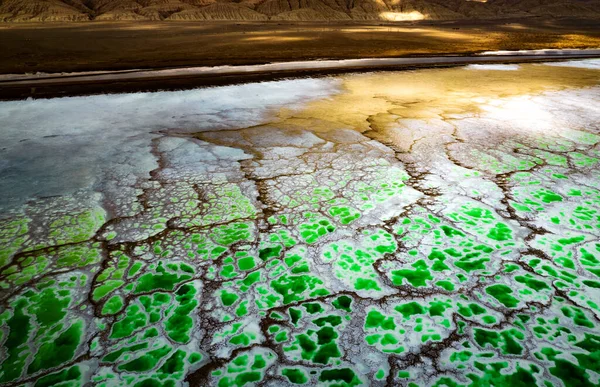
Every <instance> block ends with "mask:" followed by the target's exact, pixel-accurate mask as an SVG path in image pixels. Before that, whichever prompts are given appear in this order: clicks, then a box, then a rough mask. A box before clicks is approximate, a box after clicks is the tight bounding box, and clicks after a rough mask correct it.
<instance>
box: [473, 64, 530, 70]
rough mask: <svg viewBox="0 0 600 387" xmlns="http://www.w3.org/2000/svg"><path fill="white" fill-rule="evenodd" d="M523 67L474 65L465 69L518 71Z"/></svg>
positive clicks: (512, 65) (513, 65) (514, 65)
mask: <svg viewBox="0 0 600 387" xmlns="http://www.w3.org/2000/svg"><path fill="white" fill-rule="evenodd" d="M520 68H521V67H520V66H519V65H516V64H472V65H468V66H466V67H465V69H467V70H488V71H517V70H519V69H520Z"/></svg>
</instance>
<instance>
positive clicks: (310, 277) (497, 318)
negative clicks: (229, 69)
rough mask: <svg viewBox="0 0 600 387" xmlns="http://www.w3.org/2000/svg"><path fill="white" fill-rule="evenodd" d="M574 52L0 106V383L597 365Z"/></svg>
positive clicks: (593, 208)
mask: <svg viewBox="0 0 600 387" xmlns="http://www.w3.org/2000/svg"><path fill="white" fill-rule="evenodd" d="M569 63H571V66H569V65H568V64H569ZM598 63H599V61H594V60H587V61H584V62H567V64H563V65H561V66H549V65H544V64H523V65H518V66H517V65H508V67H502V66H499V65H493V66H468V67H462V68H453V69H435V70H419V71H407V72H380V73H369V74H359V75H356V74H355V75H346V76H339V77H332V78H321V79H304V80H291V81H282V82H270V83H263V84H249V85H242V86H230V87H226V88H213V89H204V90H190V91H181V92H163V93H145V94H127V95H116V96H115V95H111V96H94V97H77V98H64V99H50V100H32V101H19V102H5V103H0V122H2V127H3V128H2V131H1V133H0V143H2V149H0V152H1V153H0V154H1V155H2V161H1V162H0V163H1V164H0V190H1V191H2V193H3V194H2V197H1V198H0V208H1V211H2V216H1V217H0V265H2V266H1V267H2V271H1V272H0V286H2V292H1V295H0V296H1V299H2V302H3V304H2V305H3V312H2V314H0V321H2V331H1V332H2V335H1V336H0V343H2V346H3V352H2V355H0V356H2V357H1V358H0V359H2V365H1V366H0V382H2V383H5V384H6V385H22V384H31V385H36V386H51V385H58V384H59V383H63V384H60V385H61V386H63V385H64V386H67V385H72V386H78V385H81V384H83V383H85V382H91V383H93V384H94V385H100V386H116V385H140V386H154V385H156V386H158V385H183V384H186V383H187V384H189V385H219V386H229V385H231V386H234V385H237V386H242V385H251V384H256V383H262V385H272V386H280V385H290V384H309V385H315V384H318V385H336V386H354V385H361V384H362V385H386V384H388V385H409V384H410V383H415V384H416V385H448V386H453V385H471V384H472V385H478V386H479V385H490V384H491V385H509V384H515V383H518V382H521V383H526V384H527V385H542V384H543V383H544V382H546V383H550V384H552V385H557V386H558V385H567V386H570V385H574V384H577V385H589V386H591V385H596V384H597V383H598V382H599V378H600V369H599V366H598V356H600V306H599V302H600V240H599V239H600V179H599V172H598V171H599V169H598V165H599V163H600V71H599V70H598V67H599V66H598ZM506 70H510V71H506Z"/></svg>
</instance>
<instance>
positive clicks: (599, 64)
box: [544, 59, 600, 70]
mask: <svg viewBox="0 0 600 387" xmlns="http://www.w3.org/2000/svg"><path fill="white" fill-rule="evenodd" d="M544 65H546V66H556V67H575V68H580V69H592V70H600V59H585V60H569V61H566V62H553V63H544Z"/></svg>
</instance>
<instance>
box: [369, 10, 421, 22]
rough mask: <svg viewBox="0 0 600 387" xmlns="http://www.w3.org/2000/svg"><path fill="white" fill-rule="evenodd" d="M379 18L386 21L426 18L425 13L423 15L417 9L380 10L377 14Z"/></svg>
mask: <svg viewBox="0 0 600 387" xmlns="http://www.w3.org/2000/svg"><path fill="white" fill-rule="evenodd" d="M379 18H380V19H383V20H388V21H410V20H424V19H427V15H423V14H422V13H421V12H419V11H412V12H382V13H380V14H379Z"/></svg>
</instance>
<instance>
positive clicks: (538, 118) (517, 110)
mask: <svg viewBox="0 0 600 387" xmlns="http://www.w3.org/2000/svg"><path fill="white" fill-rule="evenodd" d="M480 107H481V110H483V111H484V112H485V113H484V114H483V115H482V117H484V118H491V119H493V120H497V121H502V122H503V123H506V124H509V125H511V126H513V127H517V128H520V129H527V130H529V131H531V130H534V131H540V130H545V129H548V128H551V127H552V124H553V118H552V114H550V112H548V111H547V110H546V108H545V107H544V105H542V104H539V103H537V102H536V101H534V100H533V99H532V98H531V97H529V96H519V97H514V98H508V99H491V100H488V101H487V103H484V104H482V105H481V106H480Z"/></svg>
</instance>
